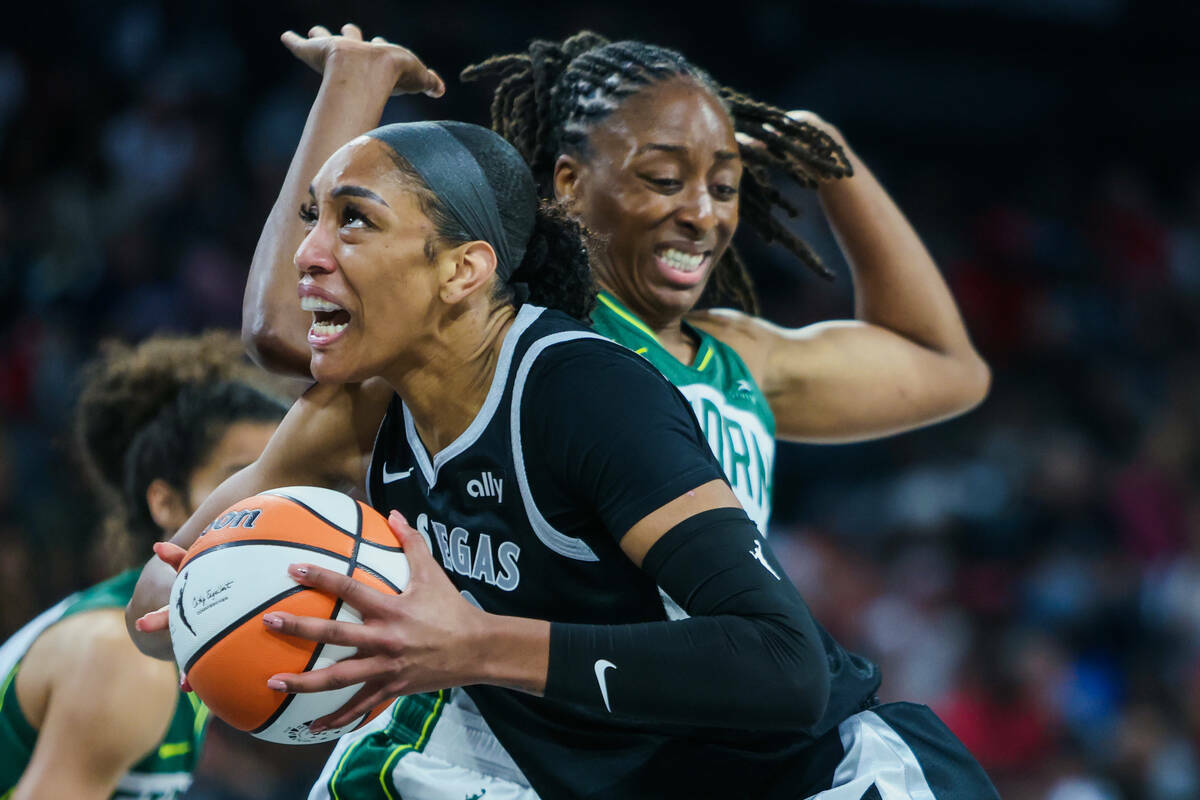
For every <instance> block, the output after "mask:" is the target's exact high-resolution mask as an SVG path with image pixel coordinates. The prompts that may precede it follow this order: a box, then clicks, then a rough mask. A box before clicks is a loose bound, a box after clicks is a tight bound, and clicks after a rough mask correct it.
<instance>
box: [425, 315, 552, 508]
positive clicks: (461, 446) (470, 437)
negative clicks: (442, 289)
mask: <svg viewBox="0 0 1200 800" xmlns="http://www.w3.org/2000/svg"><path fill="white" fill-rule="evenodd" d="M545 310H546V309H544V308H542V307H541V306H535V305H530V304H529V303H526V304H525V305H523V306H521V310H520V311H518V312H517V318H516V319H515V320H513V324H512V325H511V326H510V327H509V329H508V333H506V334H504V344H502V345H500V355H499V357H498V358H497V359H496V374H495V375H493V376H492V385H491V388H489V389H488V393H487V397H486V398H484V401H483V405H482V406H481V407H480V409H479V413H478V414H476V415H475V419H473V420H471V424H470V425H468V426H467V429H466V430H465V431H463V432H462V433H461V434H459V436H458V438H457V439H455V440H454V441H453V442H451V443H450V444H448V445H446V447H445V448H443V449H442V450H441V451H439V452H438V453H437V455H435V456H434V457H433V461H432V462H430V460H429V453H428V452H426V450H425V444H424V443H423V442H422V441H421V437H420V436H418V435H417V426H416V424H415V423H414V422H413V418H412V413H411V412H410V411H409V410H408V406H405V405H403V404H401V405H402V407H403V410H404V433H405V435H406V436H407V438H408V447H409V449H410V450H412V453H413V458H415V459H416V462H417V466H418V467H420V468H421V472H422V473H423V474H424V475H425V482H426V483H428V484H429V488H430V489H432V488H433V487H434V485H435V484H436V483H437V475H438V470H440V469H441V468H442V465H443V464H445V463H446V462H447V461H449V460H450V459H452V458H454V457H455V456H456V455H458V454H459V453H462V452H463V451H465V450H466V449H467V448H468V447H470V446H471V445H473V444H475V442H476V440H478V439H479V437H480V436H481V435H482V434H483V432H484V430H485V429H486V428H487V426H488V423H490V422H491V421H492V417H493V416H494V415H495V413H496V408H497V407H498V406H499V405H500V401H501V400H503V399H504V387H505V385H506V384H507V383H508V371H509V369H510V368H511V367H512V359H513V351H514V350H516V348H517V341H518V340H519V339H520V338H521V334H523V333H525V331H526V330H528V328H529V326H530V325H532V324H533V323H534V322H536V321H537V318H538V317H540V316H541V315H542V312H543V311H545Z"/></svg>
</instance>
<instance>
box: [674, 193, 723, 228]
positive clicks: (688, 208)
mask: <svg viewBox="0 0 1200 800" xmlns="http://www.w3.org/2000/svg"><path fill="white" fill-rule="evenodd" d="M682 201H683V202H682V204H681V205H680V207H679V210H678V211H677V212H676V214H675V219H676V220H677V221H678V222H679V224H680V225H682V226H684V227H685V228H687V229H688V230H689V231H691V232H692V234H693V235H694V236H695V238H697V239H700V238H703V237H704V236H705V235H707V234H708V232H709V231H711V230H712V229H713V228H715V227H716V225H717V212H716V208H715V206H714V205H713V198H712V194H711V193H710V192H709V191H708V185H707V184H706V183H703V182H698V183H697V184H695V185H694V186H691V187H689V189H688V190H686V191H685V192H684V193H683V197H682Z"/></svg>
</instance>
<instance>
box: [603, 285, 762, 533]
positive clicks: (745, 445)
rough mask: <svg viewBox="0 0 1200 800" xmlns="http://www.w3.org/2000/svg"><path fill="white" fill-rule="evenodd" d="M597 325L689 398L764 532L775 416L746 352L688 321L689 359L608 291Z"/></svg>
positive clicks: (739, 495)
mask: <svg viewBox="0 0 1200 800" xmlns="http://www.w3.org/2000/svg"><path fill="white" fill-rule="evenodd" d="M684 325H685V326H686V325H687V323H686V322H685V323H684ZM592 327H594V328H595V329H596V332H597V333H601V334H603V335H605V336H607V337H608V338H610V339H612V340H613V341H615V342H618V343H620V344H623V345H625V346H626V347H628V348H629V349H630V350H633V351H634V352H636V353H639V354H641V355H642V356H644V357H645V358H646V360H648V361H649V362H650V363H651V364H653V365H654V366H655V367H657V368H658V371H659V372H661V373H662V374H663V375H664V376H665V377H666V379H667V380H669V381H670V382H671V383H673V384H675V386H676V387H677V388H678V389H679V391H680V392H682V393H683V396H684V397H686V398H687V399H688V402H689V403H691V404H692V411H694V412H695V414H696V418H697V419H699V420H700V427H701V428H702V429H703V430H704V435H705V437H707V439H708V444H709V446H710V447H711V448H712V450H713V453H715V454H716V456H717V460H718V461H720V462H721V469H722V470H724V472H725V475H726V477H727V478H728V479H729V485H730V486H732V487H733V493H734V495H736V496H737V499H738V501H740V502H741V504H742V506H743V507H745V509H746V513H747V514H748V515H749V516H750V519H752V520H754V522H755V524H756V525H758V529H759V530H760V531H762V532H763V534H764V535H765V534H766V532H767V520H768V519H769V518H770V516H771V473H772V467H773V466H774V463H775V416H774V415H773V414H772V413H771V408H770V406H769V405H767V398H766V397H765V396H764V395H763V393H762V390H761V389H759V388H758V384H757V383H755V382H754V378H753V377H752V376H751V375H750V370H749V369H748V368H747V367H746V364H745V362H743V361H742V359H741V357H740V356H739V355H738V354H737V353H736V352H734V350H733V348H732V347H730V346H729V345H727V344H725V343H724V342H722V341H721V340H719V339H716V338H714V337H713V336H711V335H709V334H708V333H705V332H704V331H701V330H698V329H696V328H693V327H691V326H688V330H689V331H690V332H691V333H692V334H693V335H694V336H695V337H696V340H697V341H698V342H699V343H700V346H699V347H698V348H697V350H696V358H695V360H694V361H693V362H692V363H691V364H684V363H682V362H680V361H679V360H678V359H676V358H675V356H673V355H671V354H670V353H669V352H667V349H666V348H665V347H663V346H662V344H661V343H660V342H659V341H658V337H657V336H655V335H654V333H653V331H651V330H650V328H649V327H647V326H646V324H645V323H644V322H642V321H641V320H640V319H638V318H637V316H635V315H634V313H633V312H632V311H630V310H629V309H628V308H626V307H625V306H624V305H622V304H621V302H620V301H619V300H617V299H616V298H615V297H613V296H612V295H611V294H609V293H608V292H600V295H599V297H598V298H597V303H596V310H595V311H593V312H592Z"/></svg>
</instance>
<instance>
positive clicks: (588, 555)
mask: <svg viewBox="0 0 1200 800" xmlns="http://www.w3.org/2000/svg"><path fill="white" fill-rule="evenodd" d="M578 339H604V337H603V336H600V335H598V334H595V333H588V332H586V331H563V332H561V333H552V334H550V335H549V336H545V337H543V338H541V339H538V340H537V341H536V342H534V343H533V344H532V345H530V347H529V349H528V350H527V351H525V356H524V358H522V359H521V365H520V366H519V367H517V375H516V378H515V379H514V381H513V394H512V409H511V412H510V413H511V414H512V419H511V422H510V423H509V428H510V430H511V431H512V454H513V463H514V464H515V466H516V472H517V488H518V489H520V491H521V501H522V502H523V503H524V504H525V513H526V514H527V515H528V517H529V526H530V527H531V528H532V529H533V532H534V533H535V534H536V535H537V537H538V539H540V540H541V542H542V544H544V545H546V547H549V548H550V549H551V550H553V551H554V552H555V553H558V554H559V555H560V556H565V557H566V558H573V559H575V560H577V561H597V560H598V559H597V557H596V554H595V553H594V552H592V548H590V547H588V546H587V544H586V543H585V542H584V541H583V540H582V539H577V538H574V537H571V536H567V535H565V534H563V533H561V532H559V531H557V530H555V529H554V527H553V526H552V525H551V524H550V523H549V522H548V521H547V520H546V518H545V517H544V516H542V512H541V511H540V510H538V507H537V503H536V502H535V501H534V499H533V493H532V492H531V491H530V489H529V476H528V475H526V474H525V451H524V448H523V447H522V446H521V397H522V396H523V394H524V393H525V379H526V378H528V377H529V370H530V369H532V368H533V362H535V361H536V360H537V357H538V356H539V355H541V354H542V352H543V351H545V350H546V348H548V347H553V346H554V345H556V344H563V343H564V342H573V341H576V340H578Z"/></svg>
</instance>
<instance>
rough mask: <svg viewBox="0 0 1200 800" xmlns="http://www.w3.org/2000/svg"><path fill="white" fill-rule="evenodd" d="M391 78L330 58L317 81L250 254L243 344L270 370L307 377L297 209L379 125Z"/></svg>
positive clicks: (307, 319)
mask: <svg viewBox="0 0 1200 800" xmlns="http://www.w3.org/2000/svg"><path fill="white" fill-rule="evenodd" d="M394 80H395V78H394V76H393V75H390V74H387V73H384V72H382V71H381V70H379V69H378V68H377V67H373V66H372V65H369V64H367V63H365V62H363V61H360V60H355V59H353V58H348V57H342V56H341V55H340V54H335V55H333V56H331V57H330V60H329V63H328V64H327V65H326V68H325V72H324V74H323V76H322V80H321V88H320V90H319V91H318V92H317V97H316V100H314V102H313V105H312V108H311V109H310V111H309V114H308V120H307V122H306V123H305V125H304V132H303V134H302V135H301V137H300V144H299V146H298V147H297V148H296V153H295V155H294V156H293V157H292V163H291V165H290V166H289V168H288V172H287V176H286V177H285V178H284V182H283V188H282V189H281V190H280V192H279V197H278V199H277V200H276V201H275V205H274V207H273V208H272V209H271V213H270V215H269V216H268V217H267V222H266V225H265V226H264V227H263V231H262V235H261V236H260V237H259V240H258V245H257V247H256V248H255V251H254V258H253V260H252V262H251V265H250V274H249V276H248V277H247V279H246V292H245V295H244V297H243V300H242V338H243V340H244V342H245V343H246V347H247V350H248V351H249V352H250V354H251V356H252V357H253V358H254V360H255V361H256V362H258V363H259V364H261V365H262V366H264V367H267V368H269V369H272V370H275V371H280V372H288V373H293V374H299V375H305V376H307V375H308V374H309V366H308V363H309V348H308V342H307V335H306V332H307V330H308V327H309V323H310V322H311V316H310V315H309V314H307V313H305V312H303V311H301V310H300V305H299V301H298V299H297V296H296V269H295V266H294V265H293V261H292V259H293V256H294V254H295V252H296V248H297V247H299V245H300V242H301V241H302V240H303V238H304V223H303V222H302V221H301V220H300V218H299V209H300V207H301V205H302V204H304V203H305V202H307V199H308V187H309V184H310V182H311V181H312V178H313V176H314V175H316V173H317V170H319V169H320V167H321V165H322V164H324V163H325V160H326V159H328V158H329V156H330V155H332V154H333V153H334V151H336V150H337V149H338V148H339V147H341V146H342V145H343V144H345V143H346V142H348V141H350V140H351V139H353V138H354V137H356V136H358V135H360V134H362V133H365V132H366V131H368V130H371V129H372V128H374V127H375V126H376V125H378V123H379V118H380V115H381V114H382V113H383V107H384V105H385V104H386V103H387V99H388V97H389V95H390V92H391V89H392V85H393V83H394Z"/></svg>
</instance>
